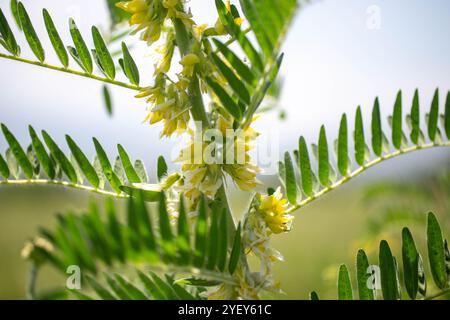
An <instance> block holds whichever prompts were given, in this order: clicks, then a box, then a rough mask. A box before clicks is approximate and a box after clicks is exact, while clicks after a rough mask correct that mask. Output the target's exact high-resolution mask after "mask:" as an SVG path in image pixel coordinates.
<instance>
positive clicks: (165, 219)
mask: <svg viewBox="0 0 450 320" xmlns="http://www.w3.org/2000/svg"><path fill="white" fill-rule="evenodd" d="M158 208H159V210H158V212H159V229H160V232H161V237H162V239H163V241H164V242H167V243H170V242H172V240H173V234H172V227H171V226H170V221H169V215H168V213H167V207H166V197H165V195H164V192H161V194H160V200H159V207H158Z"/></svg>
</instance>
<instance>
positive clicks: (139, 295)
mask: <svg viewBox="0 0 450 320" xmlns="http://www.w3.org/2000/svg"><path fill="white" fill-rule="evenodd" d="M114 278H115V280H116V281H117V282H118V283H119V284H120V285H121V286H122V288H123V289H124V290H125V291H126V292H127V294H128V295H129V296H130V297H131V298H132V300H147V299H148V298H147V296H146V295H145V294H144V293H143V292H142V291H141V290H139V289H138V288H137V287H136V286H135V285H134V284H132V283H131V282H129V281H128V280H125V279H124V278H123V277H122V276H121V275H119V274H117V273H116V274H115V275H114Z"/></svg>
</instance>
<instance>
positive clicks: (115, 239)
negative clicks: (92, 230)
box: [105, 198, 127, 262]
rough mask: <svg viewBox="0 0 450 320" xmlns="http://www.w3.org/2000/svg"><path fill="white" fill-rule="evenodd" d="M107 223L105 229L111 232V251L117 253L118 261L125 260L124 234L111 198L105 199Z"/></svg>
mask: <svg viewBox="0 0 450 320" xmlns="http://www.w3.org/2000/svg"><path fill="white" fill-rule="evenodd" d="M105 208H106V214H107V225H106V229H107V232H108V233H109V234H111V246H112V250H111V251H112V252H113V253H114V254H115V255H117V258H118V259H119V260H120V262H125V255H126V252H127V251H126V247H125V244H124V235H123V231H122V228H121V226H120V224H119V221H118V220H117V216H116V209H115V207H114V202H113V200H112V199H111V198H108V199H107V200H106V205H105Z"/></svg>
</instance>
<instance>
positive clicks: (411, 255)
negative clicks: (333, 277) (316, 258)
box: [311, 212, 450, 300]
mask: <svg viewBox="0 0 450 320" xmlns="http://www.w3.org/2000/svg"><path fill="white" fill-rule="evenodd" d="M427 247H428V261H429V266H430V270H431V274H432V277H433V280H434V283H435V285H436V287H437V288H438V290H439V291H438V292H436V293H432V294H430V295H427V280H426V273H425V268H424V262H423V260H422V256H421V255H420V253H419V251H418V250H417V248H416V244H415V242H414V238H413V236H412V234H411V231H410V230H409V229H408V228H406V227H405V228H403V230H402V262H403V283H404V288H405V290H404V291H405V292H406V294H407V296H408V297H409V298H410V299H412V300H415V299H417V298H418V296H419V295H420V296H422V297H423V299H425V300H431V299H436V298H439V297H441V296H448V294H449V293H450V287H449V285H450V252H449V250H448V243H447V240H446V239H443V235H442V231H441V228H440V226H439V223H438V221H437V219H436V217H435V215H434V214H433V213H432V212H430V213H428V219H427ZM378 257H379V258H378V261H379V262H378V265H370V264H369V260H368V258H367V255H366V253H365V252H364V250H362V249H361V250H359V251H358V254H357V255H356V283H357V287H358V294H359V299H360V300H374V299H376V298H378V299H380V298H381V299H385V300H397V299H401V298H402V297H405V295H406V294H405V293H404V292H402V291H403V290H402V286H401V281H400V279H401V277H400V272H399V271H400V270H399V266H398V265H399V262H398V260H397V259H396V258H395V257H394V256H393V255H392V252H391V248H390V247H389V244H388V242H387V241H386V240H382V241H381V242H380V249H379V256H378ZM368 270H370V272H368ZM337 286H338V299H339V300H353V298H354V291H353V287H352V283H351V280H350V274H349V271H348V268H347V266H346V265H345V264H343V265H341V266H340V268H339V276H338V284H337ZM311 299H314V300H318V299H319V296H318V294H317V293H316V292H312V293H311Z"/></svg>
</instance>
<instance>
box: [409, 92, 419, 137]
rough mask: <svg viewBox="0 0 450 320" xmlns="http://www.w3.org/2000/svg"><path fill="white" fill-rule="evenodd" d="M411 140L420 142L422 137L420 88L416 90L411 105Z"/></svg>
mask: <svg viewBox="0 0 450 320" xmlns="http://www.w3.org/2000/svg"><path fill="white" fill-rule="evenodd" d="M410 137H411V141H412V143H414V144H418V143H419V137H420V105H419V90H417V89H416V91H415V92H414V98H413V103H412V106H411V135H410Z"/></svg>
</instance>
